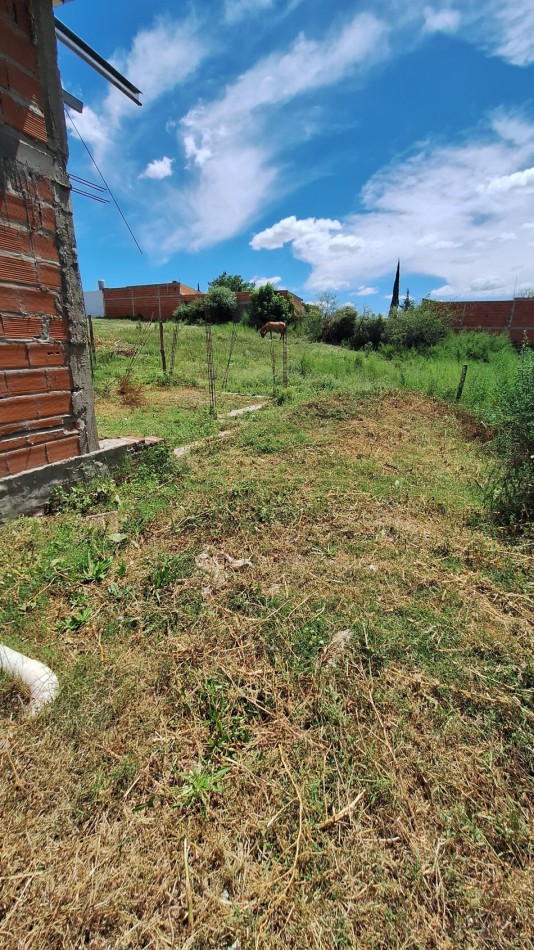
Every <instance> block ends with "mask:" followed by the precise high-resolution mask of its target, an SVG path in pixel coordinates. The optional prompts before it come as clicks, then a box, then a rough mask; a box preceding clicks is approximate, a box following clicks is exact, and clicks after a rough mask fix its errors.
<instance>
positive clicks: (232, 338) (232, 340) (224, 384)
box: [221, 323, 237, 389]
mask: <svg viewBox="0 0 534 950" xmlns="http://www.w3.org/2000/svg"><path fill="white" fill-rule="evenodd" d="M236 336H237V323H234V324H233V325H232V333H231V336H230V351H229V353H228V362H227V364H226V369H225V371H224V376H223V381H222V386H221V389H226V387H227V385H228V371H229V369H230V360H231V359H232V353H233V349H234V343H235V338H236Z"/></svg>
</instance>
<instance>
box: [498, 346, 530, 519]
mask: <svg viewBox="0 0 534 950" xmlns="http://www.w3.org/2000/svg"><path fill="white" fill-rule="evenodd" d="M499 409H500V419H501V421H502V428H501V433H500V435H499V436H498V437H497V439H496V440H495V441H494V447H495V448H496V450H497V453H498V455H499V456H500V464H498V466H497V467H496V469H495V471H494V473H493V476H492V477H491V479H490V481H489V484H488V489H487V503H488V504H489V506H490V509H491V512H492V514H493V516H494V517H495V518H496V519H497V521H498V522H499V523H500V524H502V525H505V526H506V527H507V528H509V529H510V530H512V531H518V532H519V531H522V532H525V533H526V534H532V533H533V530H534V525H533V521H534V351H532V350H529V349H528V347H526V346H525V347H523V349H522V350H521V353H520V354H519V359H518V362H517V371H516V373H515V376H514V377H513V378H512V380H511V381H510V382H509V383H505V384H504V385H503V386H502V390H501V394H500V406H499Z"/></svg>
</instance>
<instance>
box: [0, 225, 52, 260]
mask: <svg viewBox="0 0 534 950" xmlns="http://www.w3.org/2000/svg"><path fill="white" fill-rule="evenodd" d="M41 240H43V241H49V240H50V238H41ZM0 251H9V252H10V253H11V254H30V253H31V242H30V235H29V232H28V231H22V230H20V229H19V228H14V227H9V228H7V227H6V226H5V224H2V225H0Z"/></svg>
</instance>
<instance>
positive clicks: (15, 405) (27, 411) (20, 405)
mask: <svg viewBox="0 0 534 950" xmlns="http://www.w3.org/2000/svg"><path fill="white" fill-rule="evenodd" d="M47 414H48V413H47ZM43 415H45V413H43ZM37 418H38V406H37V398H36V397H35V396H18V397H13V398H12V399H2V401H1V402H0V423H2V424H3V425H6V424H7V423H8V422H24V420H25V419H37Z"/></svg>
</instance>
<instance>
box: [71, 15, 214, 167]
mask: <svg viewBox="0 0 534 950" xmlns="http://www.w3.org/2000/svg"><path fill="white" fill-rule="evenodd" d="M205 54H206V46H205V43H204V41H203V40H202V39H201V38H200V37H199V35H198V26H197V24H196V23H195V22H194V20H192V19H186V20H175V19H172V18H171V17H168V16H165V17H158V18H157V19H156V20H155V21H154V23H153V24H152V25H151V26H150V27H147V28H146V29H142V30H140V31H139V32H138V33H137V34H136V36H135V37H134V39H133V41H132V45H131V48H130V50H129V51H128V52H127V53H120V52H119V53H115V55H114V56H113V57H112V58H111V59H112V62H113V64H114V65H115V66H116V68H118V69H119V70H120V71H121V72H122V73H124V75H125V76H126V77H127V78H128V79H129V80H130V81H131V82H133V83H135V85H137V86H138V87H140V88H141V89H142V102H143V106H142V107H141V109H139V107H138V106H136V105H135V104H134V103H132V102H130V100H129V99H127V98H126V97H125V96H124V95H123V94H122V93H121V92H119V90H118V89H116V88H115V87H114V86H110V87H109V88H108V90H107V93H106V96H105V98H104V100H103V103H102V105H101V107H100V109H99V110H98V111H97V110H93V109H92V108H91V107H90V106H85V108H84V111H83V112H82V114H81V115H80V116H77V117H76V119H75V122H76V125H77V126H78V128H79V130H80V133H81V134H82V136H83V138H84V139H85V140H86V141H87V142H89V144H90V145H92V147H93V149H94V152H95V156H96V158H97V160H98V161H104V160H105V159H106V158H109V157H110V155H109V153H110V152H111V151H112V148H113V145H114V144H115V143H116V141H117V139H118V137H119V132H120V128H121V124H122V122H123V121H124V120H125V119H126V118H132V117H134V118H135V119H136V120H137V122H138V125H139V121H140V122H141V123H142V122H143V120H144V116H145V113H146V111H147V109H148V108H150V106H151V105H152V104H153V103H155V102H156V101H157V100H158V99H159V98H160V97H161V96H162V95H164V94H165V93H167V92H170V91H171V90H172V89H174V88H175V87H176V86H178V85H179V84H180V83H181V82H183V81H184V80H185V79H186V78H187V77H188V76H189V75H190V74H192V73H193V72H194V71H195V70H196V69H197V67H198V65H199V64H200V62H201V60H202V59H203V57H204V56H205ZM120 145H121V151H122V154H124V142H123V141H122V140H121V142H120Z"/></svg>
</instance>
